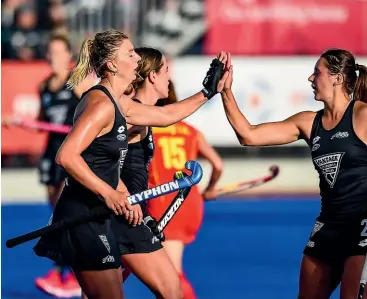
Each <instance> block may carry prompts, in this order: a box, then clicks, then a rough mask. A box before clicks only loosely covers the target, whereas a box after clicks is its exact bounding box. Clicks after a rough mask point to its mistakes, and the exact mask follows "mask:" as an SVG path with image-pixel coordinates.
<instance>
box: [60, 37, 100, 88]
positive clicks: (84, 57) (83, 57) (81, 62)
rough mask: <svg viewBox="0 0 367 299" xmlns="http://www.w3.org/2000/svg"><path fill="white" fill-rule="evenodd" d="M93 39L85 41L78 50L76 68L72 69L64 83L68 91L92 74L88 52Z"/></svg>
mask: <svg viewBox="0 0 367 299" xmlns="http://www.w3.org/2000/svg"><path fill="white" fill-rule="evenodd" d="M93 42H94V39H90V38H88V39H86V40H85V41H84V42H83V44H82V47H81V49H80V53H79V58H78V62H77V65H76V67H75V68H74V70H73V72H72V74H71V76H70V78H69V80H68V82H67V83H66V84H67V86H68V88H69V89H73V88H75V87H76V86H78V85H79V83H80V82H82V81H83V80H84V79H85V78H87V77H88V75H89V74H90V73H92V72H93V66H92V63H91V58H90V56H91V55H90V52H91V47H92V45H93Z"/></svg>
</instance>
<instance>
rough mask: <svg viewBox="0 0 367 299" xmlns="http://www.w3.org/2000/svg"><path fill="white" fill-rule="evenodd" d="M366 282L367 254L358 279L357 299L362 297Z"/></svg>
mask: <svg viewBox="0 0 367 299" xmlns="http://www.w3.org/2000/svg"><path fill="white" fill-rule="evenodd" d="M366 283H367V255H366V258H365V260H364V264H363V269H362V275H361V280H360V281H359V289H358V295H357V299H362V298H363V295H364V289H365V287H366Z"/></svg>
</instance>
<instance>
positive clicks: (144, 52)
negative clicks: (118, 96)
mask: <svg viewBox="0 0 367 299" xmlns="http://www.w3.org/2000/svg"><path fill="white" fill-rule="evenodd" d="M135 52H136V53H137V54H138V55H139V56H140V57H141V60H140V61H139V62H138V67H137V69H136V74H137V76H136V79H135V80H134V81H133V82H132V83H131V84H130V85H129V87H128V88H127V89H126V91H125V94H127V95H128V94H130V93H131V92H132V89H133V88H134V89H135V91H136V90H138V89H139V88H141V87H142V86H143V84H144V82H145V79H146V78H147V77H148V76H149V73H150V72H152V71H155V72H159V71H160V70H161V68H162V66H163V54H162V52H161V51H159V50H157V49H154V48H149V47H141V48H136V49H135Z"/></svg>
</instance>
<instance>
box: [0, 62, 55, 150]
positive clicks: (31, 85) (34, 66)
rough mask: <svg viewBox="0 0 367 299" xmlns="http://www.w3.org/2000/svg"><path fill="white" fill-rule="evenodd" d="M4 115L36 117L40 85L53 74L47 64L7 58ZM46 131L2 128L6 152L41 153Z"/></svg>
mask: <svg viewBox="0 0 367 299" xmlns="http://www.w3.org/2000/svg"><path fill="white" fill-rule="evenodd" d="M1 72H2V80H1V117H2V119H3V118H4V117H6V116H9V115H16V116H19V117H20V118H35V117H37V115H38V111H39V106H40V101H39V96H38V86H39V84H40V83H41V82H42V81H43V80H44V79H45V78H46V76H47V75H48V74H49V73H50V68H49V66H48V65H47V64H46V63H41V62H40V63H19V62H7V61H5V62H4V61H3V62H2V65H1ZM45 137H46V135H45V134H43V133H37V132H34V131H30V130H26V129H21V128H16V127H11V128H5V127H1V152H2V154H40V153H41V152H42V150H43V148H44V146H45Z"/></svg>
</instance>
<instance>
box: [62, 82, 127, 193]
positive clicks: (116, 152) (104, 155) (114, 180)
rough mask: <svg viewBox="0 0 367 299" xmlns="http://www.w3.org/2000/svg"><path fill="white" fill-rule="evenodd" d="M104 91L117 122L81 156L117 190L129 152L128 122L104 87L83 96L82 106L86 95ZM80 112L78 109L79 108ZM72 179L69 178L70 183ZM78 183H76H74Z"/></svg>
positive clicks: (100, 176)
mask: <svg viewBox="0 0 367 299" xmlns="http://www.w3.org/2000/svg"><path fill="white" fill-rule="evenodd" d="M95 89H98V90H101V91H103V92H104V93H105V94H106V95H107V96H108V97H109V99H110V100H111V102H112V103H113V105H114V107H115V121H114V124H113V127H112V129H111V131H110V132H108V133H107V134H105V135H102V136H100V137H97V138H96V139H94V140H93V141H92V143H91V144H90V145H89V146H88V147H87V148H86V149H85V150H84V151H83V152H82V154H81V156H82V157H83V159H84V160H85V162H86V163H87V164H88V166H89V168H90V169H91V170H92V171H93V172H94V173H95V174H96V175H97V176H98V177H99V178H101V179H102V180H103V181H105V182H106V183H107V184H109V185H110V186H111V187H112V188H114V189H116V187H117V184H118V180H119V176H120V170H121V168H122V166H123V164H124V160H125V156H126V153H127V151H128V148H127V146H128V140H127V129H126V121H125V118H124V117H123V115H122V114H121V112H120V110H119V108H118V106H117V104H116V103H115V101H114V99H113V97H112V95H111V94H110V92H109V91H108V90H107V88H105V87H104V86H102V85H96V86H93V87H92V88H90V89H89V90H88V91H87V92H85V93H84V94H83V95H82V99H81V101H80V104H81V105H83V101H86V100H87V98H86V97H85V95H86V93H88V92H89V91H91V90H95ZM77 110H78V108H77ZM77 117H78V113H76V114H75V119H74V121H76V120H77ZM71 180H72V179H71V178H70V177H69V178H68V183H69V181H71ZM74 182H75V183H77V182H76V181H74Z"/></svg>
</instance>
